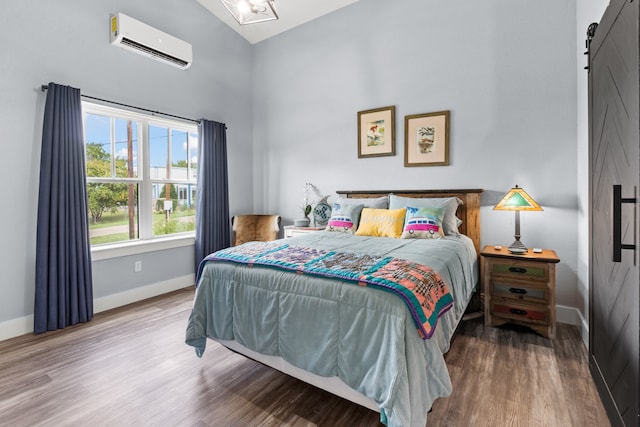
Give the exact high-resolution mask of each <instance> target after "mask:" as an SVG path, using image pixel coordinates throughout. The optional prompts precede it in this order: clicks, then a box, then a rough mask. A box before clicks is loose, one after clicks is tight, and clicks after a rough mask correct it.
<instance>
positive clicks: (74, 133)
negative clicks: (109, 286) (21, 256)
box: [33, 83, 93, 334]
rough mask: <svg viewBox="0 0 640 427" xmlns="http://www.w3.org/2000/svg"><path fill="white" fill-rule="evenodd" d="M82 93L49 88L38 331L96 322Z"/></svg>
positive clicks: (38, 251)
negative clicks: (94, 319) (94, 318)
mask: <svg viewBox="0 0 640 427" xmlns="http://www.w3.org/2000/svg"><path fill="white" fill-rule="evenodd" d="M84 162H85V161H84V143H83V134H82V108H81V102H80V90H79V89H75V88H72V87H68V86H61V85H57V84H54V83H49V86H48V90H47V101H46V104H45V110H44V124H43V126H42V154H41V157H40V193H39V196H38V224H37V237H36V283H35V309H34V325H33V329H34V332H35V333H36V334H38V333H42V332H46V331H52V330H56V329H62V328H64V327H66V326H69V325H74V324H76V323H79V322H88V321H89V320H91V318H92V317H93V289H92V282H91V280H92V279H91V248H90V245H89V227H88V211H87V186H86V177H85V163H84Z"/></svg>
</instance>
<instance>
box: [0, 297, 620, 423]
mask: <svg viewBox="0 0 640 427" xmlns="http://www.w3.org/2000/svg"><path fill="white" fill-rule="evenodd" d="M192 297H193V289H192V288H190V289H184V290H180V291H176V292H173V293H171V294H167V295H163V296H160V297H156V298H153V299H150V300H147V301H143V302H140V303H136V304H132V305H130V306H126V307H122V308H119V309H115V310H111V311H108V312H104V313H99V314H97V315H96V316H95V317H94V320H92V321H91V322H90V323H88V324H84V325H78V326H74V327H71V328H68V329H65V330H63V331H57V332H50V333H47V334H44V335H40V336H33V335H25V336H22V337H17V338H13V339H10V340H5V341H2V342H0V426H18V427H21V426H197V427H205V426H379V425H380V423H379V414H378V413H376V412H373V411H370V410H368V409H365V408H362V407H360V406H357V405H355V404H353V403H350V402H348V401H345V400H343V399H340V398H338V397H335V396H333V395H331V394H329V393H327V392H324V391H322V390H319V389H317V388H315V387H312V386H309V385H307V384H305V383H302V382H300V381H298V380H296V379H294V378H291V377H289V376H286V375H284V374H281V373H279V372H277V371H274V370H272V369H271V368H267V367H265V366H262V365H260V364H258V363H256V362H254V361H251V360H248V359H246V358H244V357H243V356H239V355H237V354H234V353H232V352H230V351H228V350H227V349H225V348H223V347H221V346H219V345H217V344H216V343H214V342H213V341H209V342H208V344H207V347H208V348H207V351H206V353H205V355H204V356H203V358H202V359H198V358H197V357H196V355H195V353H194V351H193V349H192V348H191V347H189V346H187V345H186V344H184V332H185V327H186V322H187V318H188V316H189V312H190V309H191V301H192ZM447 364H448V367H449V371H450V374H451V377H452V382H453V390H454V391H453V394H452V395H451V396H450V397H447V398H442V399H439V400H437V401H436V402H435V403H434V406H433V411H432V412H431V413H430V414H429V416H428V425H429V427H431V426H562V427H566V426H580V427H582V426H585V427H588V426H597V427H604V426H608V425H609V422H608V421H607V418H606V415H605V413H604V409H603V407H602V404H601V402H600V400H599V398H598V396H597V394H596V391H595V387H594V385H593V382H592V380H591V377H590V375H589V370H588V366H587V352H586V349H585V348H584V346H583V344H582V342H581V341H580V337H579V336H578V334H577V331H576V329H575V328H574V327H571V326H567V325H559V328H558V331H557V338H556V339H554V340H548V339H546V338H543V337H541V336H539V335H536V334H535V333H532V332H528V331H526V330H514V329H504V328H490V327H485V326H484V325H483V324H482V319H477V320H470V321H466V322H464V323H463V325H462V326H461V328H460V330H459V334H458V336H457V337H456V339H455V341H454V343H453V345H452V348H451V350H450V351H449V353H448V355H447Z"/></svg>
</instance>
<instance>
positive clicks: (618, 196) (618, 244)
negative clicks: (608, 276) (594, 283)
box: [613, 185, 636, 263]
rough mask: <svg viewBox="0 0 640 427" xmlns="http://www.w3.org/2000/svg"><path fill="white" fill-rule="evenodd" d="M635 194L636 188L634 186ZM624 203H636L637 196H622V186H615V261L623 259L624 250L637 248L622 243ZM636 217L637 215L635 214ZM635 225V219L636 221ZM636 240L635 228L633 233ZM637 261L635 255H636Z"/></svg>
mask: <svg viewBox="0 0 640 427" xmlns="http://www.w3.org/2000/svg"><path fill="white" fill-rule="evenodd" d="M633 192H634V196H635V188H634V191H633ZM623 203H634V204H635V203H636V198H635V197H633V198H622V186H621V185H614V186H613V262H621V261H622V250H623V249H627V250H633V251H635V250H636V245H635V244H633V245H628V244H624V243H622V204H623ZM634 217H635V215H634ZM634 227H635V221H634ZM633 236H634V237H633V238H634V240H635V230H634V233H633ZM634 263H635V257H634Z"/></svg>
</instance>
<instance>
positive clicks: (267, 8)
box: [220, 0, 278, 25]
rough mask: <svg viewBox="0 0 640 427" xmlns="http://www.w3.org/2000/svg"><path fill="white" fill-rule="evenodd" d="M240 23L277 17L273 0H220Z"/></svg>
mask: <svg viewBox="0 0 640 427" xmlns="http://www.w3.org/2000/svg"><path fill="white" fill-rule="evenodd" d="M220 2H221V3H222V4H223V5H224V7H226V8H227V10H228V11H229V13H231V15H233V17H234V18H235V19H236V21H238V23H239V24H240V25H246V24H256V23H258V22H265V21H273V20H275V19H278V13H277V12H276V5H275V0H220Z"/></svg>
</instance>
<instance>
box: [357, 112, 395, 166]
mask: <svg viewBox="0 0 640 427" xmlns="http://www.w3.org/2000/svg"><path fill="white" fill-rule="evenodd" d="M395 155H396V107H395V106H393V105H392V106H390V107H382V108H376V109H374V110H367V111H359V112H358V157H359V158H360V157H379V156H395Z"/></svg>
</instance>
